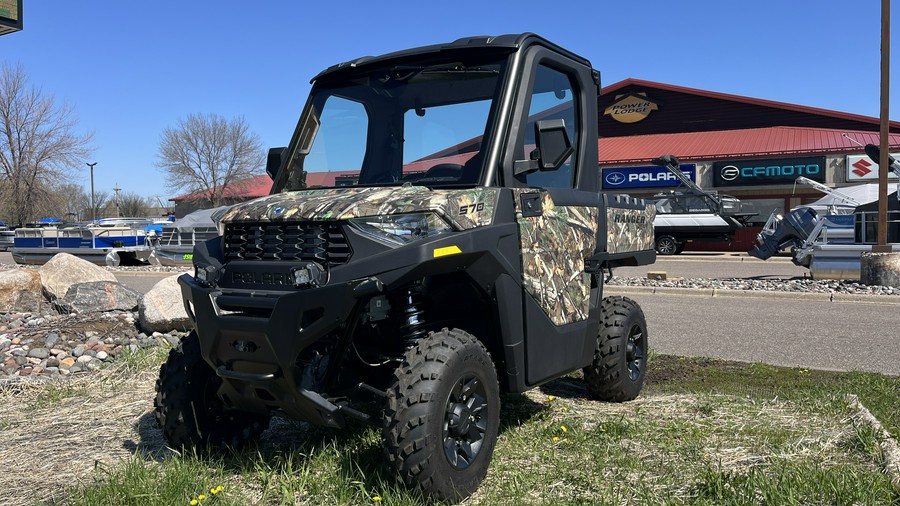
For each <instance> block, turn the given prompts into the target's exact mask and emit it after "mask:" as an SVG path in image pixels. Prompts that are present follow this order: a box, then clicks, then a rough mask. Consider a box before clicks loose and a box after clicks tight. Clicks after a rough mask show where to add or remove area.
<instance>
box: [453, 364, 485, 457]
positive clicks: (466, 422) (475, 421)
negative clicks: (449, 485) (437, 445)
mask: <svg viewBox="0 0 900 506" xmlns="http://www.w3.org/2000/svg"><path fill="white" fill-rule="evenodd" d="M488 415H489V408H488V403H487V392H486V391H485V388H484V383H482V382H481V380H479V379H478V377H477V376H475V375H467V376H464V377H462V378H460V379H459V381H457V382H456V385H454V386H453V388H452V389H451V390H450V397H449V398H447V409H446V415H445V417H444V454H445V455H446V456H447V461H448V462H450V465H451V466H453V467H454V468H456V469H460V470H461V469H465V468H467V467H469V464H470V463H472V462H473V461H474V460H475V458H476V457H477V456H478V452H479V451H481V447H482V446H483V444H484V433H485V431H486V430H487V421H488Z"/></svg>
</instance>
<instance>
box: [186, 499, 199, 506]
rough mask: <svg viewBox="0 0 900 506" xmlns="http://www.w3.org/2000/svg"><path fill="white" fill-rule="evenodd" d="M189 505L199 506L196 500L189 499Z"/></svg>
mask: <svg viewBox="0 0 900 506" xmlns="http://www.w3.org/2000/svg"><path fill="white" fill-rule="evenodd" d="M189 504H190V505H191V506H197V505H198V504H200V501H198V500H196V499H191V502H190V503H189Z"/></svg>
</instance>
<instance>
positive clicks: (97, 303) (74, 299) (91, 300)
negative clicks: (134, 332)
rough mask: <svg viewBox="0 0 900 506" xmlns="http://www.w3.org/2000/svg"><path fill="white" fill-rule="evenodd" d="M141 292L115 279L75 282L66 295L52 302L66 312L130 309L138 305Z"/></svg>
mask: <svg viewBox="0 0 900 506" xmlns="http://www.w3.org/2000/svg"><path fill="white" fill-rule="evenodd" d="M140 301H141V293H140V292H138V291H136V290H132V289H131V288H128V287H127V286H125V285H123V284H122V283H118V282H115V281H91V282H88V283H75V284H74V285H72V286H70V287H69V291H67V292H66V296H65V297H62V298H59V299H56V301H54V304H55V305H56V306H57V307H58V308H60V309H62V310H63V311H65V312H67V313H102V312H104V311H131V310H133V309H135V308H137V307H138V304H139V303H140Z"/></svg>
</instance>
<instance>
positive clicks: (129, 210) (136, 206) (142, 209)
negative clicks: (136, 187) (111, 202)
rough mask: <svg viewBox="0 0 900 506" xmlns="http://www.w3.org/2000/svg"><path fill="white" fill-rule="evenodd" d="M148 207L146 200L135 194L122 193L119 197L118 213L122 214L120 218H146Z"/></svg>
mask: <svg viewBox="0 0 900 506" xmlns="http://www.w3.org/2000/svg"><path fill="white" fill-rule="evenodd" d="M150 207H151V206H150V205H149V204H148V203H147V199H145V198H144V197H141V196H140V195H138V194H136V193H131V192H128V193H123V194H122V196H120V197H119V211H121V212H122V216H129V217H139V216H146V215H147V212H148V210H149V209H150Z"/></svg>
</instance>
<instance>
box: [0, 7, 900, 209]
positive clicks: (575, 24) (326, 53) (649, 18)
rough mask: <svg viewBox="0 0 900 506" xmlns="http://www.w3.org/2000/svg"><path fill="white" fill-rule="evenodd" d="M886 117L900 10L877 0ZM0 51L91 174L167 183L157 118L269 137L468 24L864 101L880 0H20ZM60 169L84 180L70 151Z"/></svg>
mask: <svg viewBox="0 0 900 506" xmlns="http://www.w3.org/2000/svg"><path fill="white" fill-rule="evenodd" d="M893 14H894V15H893V22H892V23H891V31H892V32H893V39H894V40H893V42H892V44H891V53H892V55H893V56H894V57H893V58H892V67H893V68H892V69H891V74H892V80H891V81H892V83H891V102H892V104H893V105H892V107H891V110H892V111H894V112H892V114H891V116H892V118H893V119H900V118H898V117H897V113H896V111H897V110H898V109H897V108H898V104H897V101H898V100H900V82H898V81H900V78H897V77H896V76H897V66H898V65H897V62H898V61H900V59H898V58H897V57H898V56H900V44H898V43H897V40H898V39H900V29H898V28H900V19H898V17H900V13H898V12H897V9H894V10H893ZM23 20H24V30H23V31H21V32H17V33H13V34H10V35H4V36H2V37H0V63H12V64H15V63H21V64H22V65H23V66H24V68H25V70H26V72H28V74H29V76H30V78H31V83H32V84H34V85H37V86H40V87H41V88H42V89H43V90H44V91H45V92H47V93H52V94H53V95H54V96H55V97H56V98H57V99H58V100H67V101H68V102H70V103H71V104H73V105H74V106H75V107H76V110H77V113H78V118H79V120H80V126H81V128H82V129H84V130H89V131H93V132H94V134H95V143H94V145H95V148H96V150H95V154H94V156H93V158H92V159H91V160H86V161H96V162H98V164H97V166H96V168H95V186H96V188H97V190H98V191H99V190H106V191H111V189H112V188H113V186H114V185H115V184H117V183H118V184H119V185H120V186H121V187H122V188H123V189H124V190H125V191H127V192H134V193H137V194H140V195H143V196H155V195H160V196H161V197H162V198H163V199H164V200H165V199H166V198H168V197H171V196H173V195H171V194H169V192H167V191H166V189H165V184H164V181H163V179H162V173H161V172H160V171H159V169H157V168H156V166H155V162H156V153H157V148H158V146H159V137H160V133H161V132H162V130H163V129H164V128H165V127H167V126H172V125H174V124H175V122H176V121H177V120H178V119H179V118H183V117H185V116H186V115H187V114H189V113H217V114H220V115H223V116H226V117H234V116H239V115H243V116H244V117H245V118H246V119H247V121H248V123H249V124H250V127H251V129H252V130H253V131H254V132H256V133H257V134H258V135H259V136H260V137H261V138H262V141H263V144H264V145H266V146H281V145H285V144H286V143H287V142H288V140H289V138H290V135H291V133H292V132H293V128H294V126H295V123H296V121H297V117H298V115H299V113H300V111H301V109H302V107H303V103H304V100H305V98H306V94H307V92H308V91H309V80H310V78H312V77H313V76H314V75H315V74H316V73H318V72H319V71H320V70H322V69H323V68H325V67H327V66H329V65H331V64H334V63H337V62H340V61H344V60H348V59H351V58H355V57H357V56H363V55H375V54H382V53H385V52H390V51H394V50H399V49H403V48H406V47H413V46H418V45H425V44H434V43H439V42H445V41H449V40H453V39H456V38H459V37H463V36H468V35H483V34H501V33H517V32H524V31H532V32H536V33H539V34H541V35H543V36H544V37H547V38H549V39H550V40H553V41H554V42H556V43H558V44H560V45H562V46H564V47H566V48H568V49H571V50H573V51H575V52H576V53H579V54H581V55H583V56H585V57H587V58H589V59H590V60H591V62H592V63H593V65H594V67H595V68H597V69H598V70H600V71H601V74H602V76H603V83H604V85H608V84H612V83H614V82H617V81H620V80H622V79H625V78H628V77H634V78H638V79H646V80H651V81H660V82H664V83H669V84H674V85H679V86H688V87H693V88H700V89H706V90H712V91H717V92H722V93H732V94H737V95H745V96H751V97H757V98H764V99H769V100H777V101H782V102H789V103H796V104H803V105H808V106H814V107H822V108H826V109H834V110H838V111H845V112H851V113H856V114H864V115H868V116H877V115H878V111H879V65H880V63H879V62H880V53H879V49H880V1H878V0H867V1H861V2H846V1H837V0H790V1H784V0H755V1H753V2H728V1H721V0H717V1H712V0H710V1H696V0H682V1H672V0H668V1H638V0H632V1H629V2H621V1H618V2H608V1H606V0H591V1H570V2H552V1H544V2H531V1H518V2H486V1H478V2H473V1H468V0H465V1H456V2H452V3H451V2H425V1H419V2H406V1H399V0H395V1H393V2H368V1H367V2H354V1H342V2H315V1H312V2H309V1H300V0H295V1H287V0H267V1H260V2H250V1H243V2H235V1H230V0H219V1H211V0H192V1H185V0H181V1H174V0H156V1H153V2H128V1H121V0H117V1H112V0H92V1H90V2H69V1H47V0H25V3H24V14H23ZM78 169H79V171H80V172H78V173H77V175H76V176H75V179H74V182H76V183H82V184H84V185H85V187H86V188H89V185H90V179H89V174H88V170H87V167H86V166H82V167H79V168H78Z"/></svg>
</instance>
